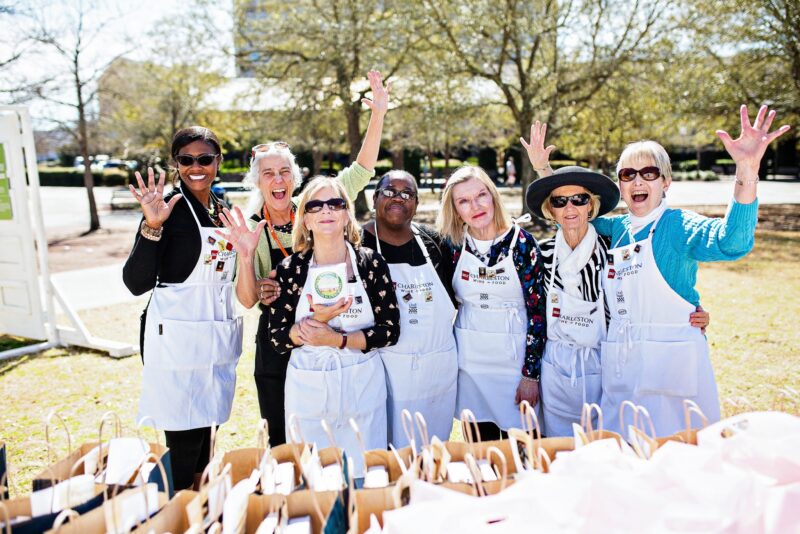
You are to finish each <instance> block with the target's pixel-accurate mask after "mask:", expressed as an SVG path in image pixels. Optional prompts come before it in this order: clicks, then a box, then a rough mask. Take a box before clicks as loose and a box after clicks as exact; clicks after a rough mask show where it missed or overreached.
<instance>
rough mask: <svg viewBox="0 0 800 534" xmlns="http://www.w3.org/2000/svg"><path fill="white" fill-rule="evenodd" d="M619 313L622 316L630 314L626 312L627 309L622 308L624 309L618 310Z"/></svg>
mask: <svg viewBox="0 0 800 534" xmlns="http://www.w3.org/2000/svg"><path fill="white" fill-rule="evenodd" d="M617 313H618V314H620V315H627V314H628V310H626V309H625V308H622V309H619V310H617Z"/></svg>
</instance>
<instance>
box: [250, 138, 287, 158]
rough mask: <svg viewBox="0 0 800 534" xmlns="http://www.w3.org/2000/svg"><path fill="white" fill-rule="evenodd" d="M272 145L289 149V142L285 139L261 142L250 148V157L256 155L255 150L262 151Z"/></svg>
mask: <svg viewBox="0 0 800 534" xmlns="http://www.w3.org/2000/svg"><path fill="white" fill-rule="evenodd" d="M272 147H276V148H285V149H287V150H288V149H289V143H286V142H285V141H273V142H272V143H261V144H260V145H256V146H254V147H253V148H251V149H250V157H251V158H254V157H256V152H264V151H266V150H269V149H270V148H272Z"/></svg>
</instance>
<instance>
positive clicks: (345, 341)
mask: <svg viewBox="0 0 800 534" xmlns="http://www.w3.org/2000/svg"><path fill="white" fill-rule="evenodd" d="M345 347H347V334H345V333H344V332H342V344H341V345H339V348H340V349H343V348H345Z"/></svg>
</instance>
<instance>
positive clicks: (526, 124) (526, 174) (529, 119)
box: [517, 109, 536, 221]
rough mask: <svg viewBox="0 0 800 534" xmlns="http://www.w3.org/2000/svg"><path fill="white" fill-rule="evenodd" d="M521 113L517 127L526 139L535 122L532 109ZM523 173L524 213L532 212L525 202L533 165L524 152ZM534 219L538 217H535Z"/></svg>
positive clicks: (521, 177)
mask: <svg viewBox="0 0 800 534" xmlns="http://www.w3.org/2000/svg"><path fill="white" fill-rule="evenodd" d="M524 111H525V110H524V109H523V113H521V114H520V118H519V122H518V123H517V128H518V130H519V132H520V137H522V138H524V139H528V137H530V132H531V124H533V112H532V111H531V112H530V113H529V114H528V113H525V112H524ZM520 159H521V160H522V161H521V163H522V165H521V166H522V173H517V174H518V175H519V176H520V180H519V183H520V184H521V185H522V192H521V197H520V200H521V203H522V213H523V214H525V213H530V211H531V210H529V209H528V206H527V205H526V204H525V192H526V191H527V190H528V186H529V185H530V184H531V182H532V181H533V180H534V178H535V177H534V175H533V167H532V166H531V162H530V160H529V159H528V157H527V154H525V153H523V155H522V158H520ZM534 221H536V218H535V217H534Z"/></svg>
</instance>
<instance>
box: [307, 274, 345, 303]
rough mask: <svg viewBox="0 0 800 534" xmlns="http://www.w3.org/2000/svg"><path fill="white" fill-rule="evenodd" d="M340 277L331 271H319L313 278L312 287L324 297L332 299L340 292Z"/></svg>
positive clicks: (341, 285) (341, 283)
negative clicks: (315, 277) (314, 278)
mask: <svg viewBox="0 0 800 534" xmlns="http://www.w3.org/2000/svg"><path fill="white" fill-rule="evenodd" d="M343 285H344V284H343V282H342V278H341V277H340V276H339V275H338V274H336V273H332V272H326V273H321V274H320V275H319V276H317V279H316V280H314V289H315V290H316V292H317V294H318V295H319V296H321V297H322V298H324V299H334V298H336V297H338V296H339V293H341V292H342V287H343Z"/></svg>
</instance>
